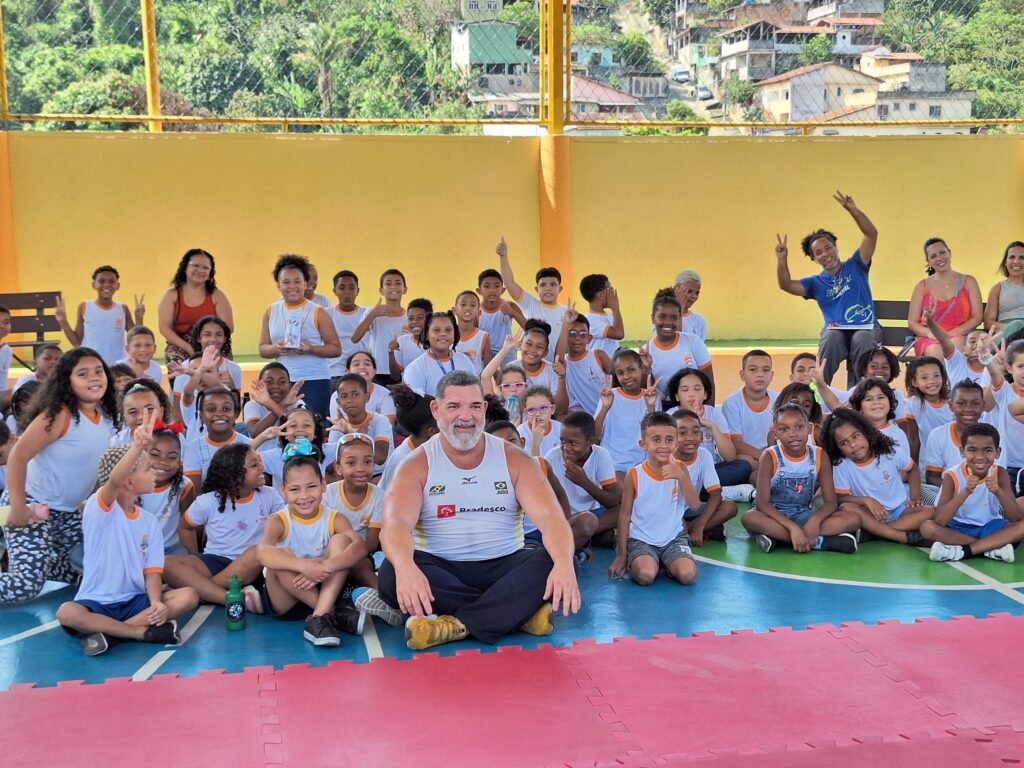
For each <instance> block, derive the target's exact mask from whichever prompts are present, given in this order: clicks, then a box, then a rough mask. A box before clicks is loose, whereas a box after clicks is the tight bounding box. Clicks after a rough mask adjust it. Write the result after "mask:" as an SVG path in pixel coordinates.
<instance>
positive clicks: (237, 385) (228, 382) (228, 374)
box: [172, 360, 242, 440]
mask: <svg viewBox="0 0 1024 768" xmlns="http://www.w3.org/2000/svg"><path fill="white" fill-rule="evenodd" d="M217 373H218V375H219V376H220V379H221V383H222V384H223V385H224V386H225V387H227V388H228V389H234V390H236V391H240V390H241V389H242V369H241V367H240V366H239V365H238V363H236V362H235V361H234V360H222V361H221V364H220V365H219V366H218V367H217ZM188 379H189V377H188V374H182V375H181V376H175V377H174V385H173V390H172V391H173V394H174V400H175V401H176V402H177V403H178V410H179V411H180V412H181V423H182V424H184V425H185V434H186V436H187V439H189V440H191V439H193V438H194V437H195V436H196V435H197V434H199V433H200V432H202V431H203V423H202V421H201V420H200V419H199V390H198V389H197V390H196V391H195V392H194V393H193V394H192V404H191V405H189V406H186V405H185V404H184V403H182V402H181V397H182V395H183V394H184V392H185V385H186V384H188Z"/></svg>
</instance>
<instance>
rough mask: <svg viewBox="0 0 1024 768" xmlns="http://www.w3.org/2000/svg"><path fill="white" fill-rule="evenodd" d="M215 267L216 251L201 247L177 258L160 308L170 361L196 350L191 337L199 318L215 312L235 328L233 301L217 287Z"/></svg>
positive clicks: (185, 359)
mask: <svg viewBox="0 0 1024 768" xmlns="http://www.w3.org/2000/svg"><path fill="white" fill-rule="evenodd" d="M216 271H217V270H216V267H215V265H214V262H213V255H212V254H210V253H207V252H206V251H204V250H202V249H201V248H192V249H190V250H188V251H186V252H185V255H184V256H182V257H181V261H180V262H178V270H177V271H176V272H175V273H174V279H173V280H171V287H170V288H168V289H167V290H166V291H164V295H163V296H162V297H161V298H160V306H159V308H158V309H157V317H158V322H159V328H160V333H161V334H162V335H163V337H164V339H165V340H166V341H167V347H166V350H165V355H166V358H167V362H168V363H172V362H176V363H183V362H185V361H187V360H188V359H189V356H191V355H192V353H193V352H196V351H197V350H195V349H193V348H192V345H191V344H189V342H188V338H189V335H190V334H191V332H192V326H194V325H195V324H196V323H197V322H198V321H199V320H200V319H202V318H204V317H207V316H209V315H215V316H216V317H219V318H220V319H221V320H223V321H224V322H225V323H227V324H228V327H229V328H231V329H232V330H234V317H233V315H232V312H231V302H230V301H228V297H227V296H226V295H225V294H224V291H222V290H220V288H218V287H217V281H216V279H215V275H216Z"/></svg>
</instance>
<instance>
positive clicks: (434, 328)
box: [402, 311, 476, 395]
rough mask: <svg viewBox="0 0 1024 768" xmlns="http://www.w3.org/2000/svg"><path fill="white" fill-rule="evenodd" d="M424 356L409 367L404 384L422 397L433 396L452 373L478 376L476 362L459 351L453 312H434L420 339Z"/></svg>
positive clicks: (403, 379) (403, 375) (407, 367)
mask: <svg viewBox="0 0 1024 768" xmlns="http://www.w3.org/2000/svg"><path fill="white" fill-rule="evenodd" d="M419 339H420V341H421V342H422V346H421V347H420V352H421V354H420V355H419V356H417V357H416V359H415V360H413V361H412V362H410V363H409V364H408V365H407V366H405V370H404V371H403V372H402V382H403V383H404V384H406V385H407V386H409V387H412V389H413V390H414V391H415V392H418V393H419V394H421V395H432V394H434V392H435V391H436V390H437V385H438V383H439V382H440V381H441V379H442V378H443V377H444V376H446V375H447V374H449V373H451V372H452V371H467V372H469V373H476V368H475V366H474V365H473V361H472V360H470V359H469V358H468V357H466V356H465V355H464V354H462V352H460V351H459V350H458V348H457V347H458V344H459V340H460V336H459V327H458V323H457V321H456V319H455V315H454V314H453V313H452V312H450V311H449V312H431V313H430V314H429V315H427V318H426V320H424V321H423V330H422V331H421V332H420V336H419Z"/></svg>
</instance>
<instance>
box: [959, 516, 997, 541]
mask: <svg viewBox="0 0 1024 768" xmlns="http://www.w3.org/2000/svg"><path fill="white" fill-rule="evenodd" d="M1009 524H1010V521H1009V520H1007V519H1006V518H1005V517H997V518H995V519H994V520H989V521H988V522H987V523H985V524H984V525H968V524H967V523H959V522H957V521H956V518H954V519H952V520H950V521H949V522H948V523H947V524H946V527H947V528H949V529H950V530H952V531H956V532H957V533H962V534H964V535H965V536H970V537H971V538H974V539H984V538H985V537H986V536H991V535H992V534H993V533H999V531H1001V530H1003V528H1005V527H1006V526H1008V525H1009Z"/></svg>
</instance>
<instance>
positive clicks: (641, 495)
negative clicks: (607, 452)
mask: <svg viewBox="0 0 1024 768" xmlns="http://www.w3.org/2000/svg"><path fill="white" fill-rule="evenodd" d="M672 461H673V462H675V463H677V464H679V463H680V462H678V461H676V460H675V459H672ZM626 482H627V483H631V484H632V486H633V514H632V515H631V516H630V520H629V538H631V539H636V540H637V541H642V542H644V543H645V544H650V545H651V546H654V547H664V546H665V545H667V544H668V543H669V542H671V541H672V540H673V539H675V538H676V537H677V536H678V535H679V534H680V533H682V532H683V514H684V513H685V512H686V502H685V501H683V494H682V493H680V491H679V481H678V480H670V479H665V478H663V477H661V476H659V475H655V474H654V472H653V471H652V470H651V468H650V467H648V466H647V462H646V461H644V462H643V463H641V464H637V465H636V466H635V467H631V468H630V470H629V472H627V473H626Z"/></svg>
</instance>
